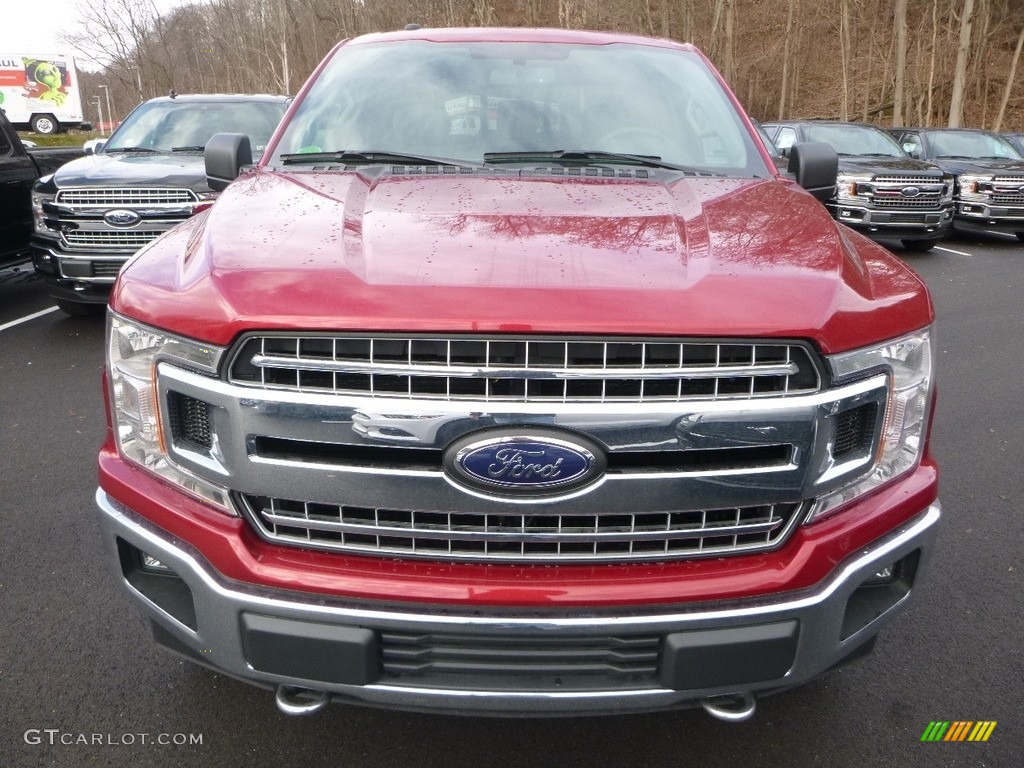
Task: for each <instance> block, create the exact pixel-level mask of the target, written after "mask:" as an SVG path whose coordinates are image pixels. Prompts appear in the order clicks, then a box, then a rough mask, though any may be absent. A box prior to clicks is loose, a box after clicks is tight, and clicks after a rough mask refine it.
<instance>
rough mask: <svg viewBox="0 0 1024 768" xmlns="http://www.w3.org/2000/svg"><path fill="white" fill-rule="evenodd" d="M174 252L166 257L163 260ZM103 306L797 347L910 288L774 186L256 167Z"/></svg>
mask: <svg viewBox="0 0 1024 768" xmlns="http://www.w3.org/2000/svg"><path fill="white" fill-rule="evenodd" d="M171 256H175V258H170V257H171ZM111 303H112V305H113V306H114V308H115V309H116V310H118V311H120V312H123V313H126V314H128V315H130V316H132V317H135V318H137V319H139V320H141V321H144V322H149V323H152V324H154V325H157V326H160V327H163V328H166V329H168V330H172V331H176V332H178V333H182V334H184V335H188V336H192V337H196V338H201V339H204V340H206V341H208V342H211V343H216V344H226V343H228V342H229V341H230V340H231V339H232V338H233V337H234V336H235V335H236V334H237V333H239V332H241V331H243V330H248V329H253V328H265V329H266V328H288V329H303V330H316V329H324V330H327V329H330V330H353V331H366V330H373V331H388V330H394V331H409V332H419V331H422V332H484V333H494V332H515V333H545V332H554V333H561V334H567V333H570V334H576V333H581V334H583V333H594V334H632V335H659V334H668V335H686V336H784V337H800V338H809V339H813V340H815V341H817V342H818V343H819V345H820V346H821V348H822V349H823V350H825V351H836V350H843V349H850V348H853V347H856V346H861V345H864V344H868V343H871V342H874V341H879V340H882V339H885V338H890V337H892V336H894V335H898V334H900V333H903V332H905V331H910V330H914V329H917V328H920V327H922V326H924V325H926V324H927V323H929V322H930V321H931V319H932V308H931V305H930V302H929V299H928V296H927V293H926V291H925V290H924V287H923V285H922V284H921V282H920V280H919V279H918V278H917V277H916V276H915V275H914V274H913V273H912V272H911V271H910V270H909V269H908V268H907V267H905V266H904V265H902V264H901V263H900V262H899V261H898V260H896V259H895V258H894V257H892V256H891V255H889V254H888V253H887V252H886V251H885V250H884V249H882V248H880V247H878V246H876V245H874V244H873V243H871V242H870V241H868V240H866V239H864V238H861V237H860V236H859V235H855V234H853V233H850V232H848V231H847V230H845V229H844V228H842V227H840V226H839V225H837V224H835V223H834V222H833V221H832V220H831V219H830V218H829V216H828V214H827V213H826V211H825V209H824V208H823V207H822V206H821V205H820V204H819V203H818V202H817V201H815V200H814V199H813V198H811V197H810V196H809V195H806V194H804V193H803V192H801V191H800V190H799V189H796V188H794V187H793V186H791V185H789V184H786V183H783V182H779V181H775V180H767V181H757V180H737V179H718V178H684V179H682V180H679V181H676V182H675V183H673V184H670V185H666V184H663V183H659V182H657V181H654V180H649V179H643V180H635V179H579V178H568V177H552V176H530V177H515V176H509V177H503V176H499V177H495V176H489V175H456V176H427V175H422V176H390V175H383V176H381V177H380V178H377V179H368V178H366V177H364V176H361V175H358V174H355V173H341V172H320V173H318V172H313V171H299V172H287V173H283V172H270V171H263V170H260V171H256V172H254V173H252V174H250V175H248V176H246V177H244V178H242V179H241V180H239V181H238V182H236V183H234V184H232V185H231V187H230V188H229V189H228V190H227V191H226V192H225V193H224V194H223V195H222V197H221V198H220V199H219V200H218V202H217V204H216V205H215V206H214V207H213V209H212V210H211V211H210V212H209V213H208V214H205V215H201V216H198V217H196V218H195V219H193V220H191V221H189V222H187V223H185V224H183V225H181V226H180V227H178V228H177V229H175V230H173V231H172V232H171V233H170V234H168V235H166V236H165V237H163V238H161V239H160V240H158V241H157V242H156V243H154V244H153V245H152V246H151V247H150V248H148V249H147V250H146V251H144V252H143V253H142V254H140V256H139V257H138V258H137V259H135V260H134V261H133V262H132V263H131V264H130V265H129V266H128V267H127V268H126V269H125V270H124V271H123V272H122V274H121V278H120V280H119V282H118V284H117V287H116V289H115V292H114V296H113V298H112V300H111Z"/></svg>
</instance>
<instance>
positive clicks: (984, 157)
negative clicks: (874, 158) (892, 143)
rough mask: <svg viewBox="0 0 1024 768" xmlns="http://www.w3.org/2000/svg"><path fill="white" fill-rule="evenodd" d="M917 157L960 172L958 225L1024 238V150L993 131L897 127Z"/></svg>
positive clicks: (956, 173) (904, 143) (896, 133)
mask: <svg viewBox="0 0 1024 768" xmlns="http://www.w3.org/2000/svg"><path fill="white" fill-rule="evenodd" d="M891 133H892V134H893V136H895V137H896V138H897V139H898V140H899V142H900V144H901V145H902V146H903V149H905V150H906V151H907V152H908V153H910V155H911V156H912V157H917V158H921V159H924V160H930V161H932V162H934V163H937V164H938V165H939V166H941V167H942V169H943V170H944V171H946V172H947V173H951V174H953V175H954V176H955V177H956V180H957V182H956V215H955V217H954V222H953V225H954V226H955V227H956V228H957V229H965V230H995V231H999V232H1006V233H1011V232H1012V233H1013V234H1016V235H1017V237H1018V239H1020V240H1024V154H1022V153H1021V152H1020V151H1019V150H1018V149H1017V148H1016V147H1015V146H1013V144H1011V143H1010V142H1009V141H1007V140H1006V138H1005V137H1002V136H1000V135H999V134H997V133H992V132H991V131H978V130H968V129H962V128H892V129H891Z"/></svg>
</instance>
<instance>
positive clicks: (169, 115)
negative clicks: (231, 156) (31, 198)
mask: <svg viewBox="0 0 1024 768" xmlns="http://www.w3.org/2000/svg"><path fill="white" fill-rule="evenodd" d="M284 110H285V103H284V101H283V100H282V101H281V102H264V101H207V100H202V101H150V102H147V103H145V104H143V105H141V106H140V107H138V109H136V110H134V111H133V112H132V113H131V114H130V115H128V117H126V118H125V120H124V122H123V123H121V125H120V127H119V128H118V129H117V130H116V131H115V132H114V135H113V136H111V137H110V140H109V141H108V142H107V143H106V145H105V146H104V147H103V151H104V152H116V151H118V150H131V149H134V150H140V149H141V150H153V151H159V152H171V151H173V150H175V149H177V150H178V151H198V152H202V150H203V147H205V146H206V142H208V141H209V140H210V137H211V136H213V134H215V133H221V132H228V133H244V134H247V135H248V136H249V141H250V143H251V145H252V154H253V157H259V156H260V155H261V154H262V153H263V150H264V148H266V146H267V142H268V141H270V136H271V134H272V133H273V132H274V129H275V128H276V127H277V124H278V122H280V120H281V117H282V115H284Z"/></svg>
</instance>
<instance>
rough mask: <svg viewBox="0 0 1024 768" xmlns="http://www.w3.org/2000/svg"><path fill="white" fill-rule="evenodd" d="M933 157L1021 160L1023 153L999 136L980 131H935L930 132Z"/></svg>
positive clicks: (929, 137) (929, 138)
mask: <svg viewBox="0 0 1024 768" xmlns="http://www.w3.org/2000/svg"><path fill="white" fill-rule="evenodd" d="M928 140H929V142H930V143H931V147H932V156H933V157H969V158H979V159H981V158H984V159H986V160H988V159H994V160H1001V159H1005V160H1020V159H1021V153H1020V152H1018V151H1017V150H1016V149H1015V148H1014V147H1013V146H1011V145H1010V143H1009V142H1007V141H1004V140H1003V139H1001V138H999V137H998V136H993V135H991V134H988V133H981V132H980V131H933V132H932V133H930V134H928Z"/></svg>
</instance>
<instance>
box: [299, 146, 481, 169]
mask: <svg viewBox="0 0 1024 768" xmlns="http://www.w3.org/2000/svg"><path fill="white" fill-rule="evenodd" d="M281 162H282V163H284V164H285V165H309V164H312V163H339V164H342V165H375V164H380V163H385V164H386V163H402V164H405V165H456V166H458V167H460V168H479V167H480V164H479V163H467V162H466V161H464V160H454V159H452V158H450V157H427V156H423V155H407V154H404V153H401V152H387V151H384V150H374V149H371V150H360V151H358V152H356V151H353V150H347V149H346V150H341V151H338V152H298V153H295V154H290V155H281Z"/></svg>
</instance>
